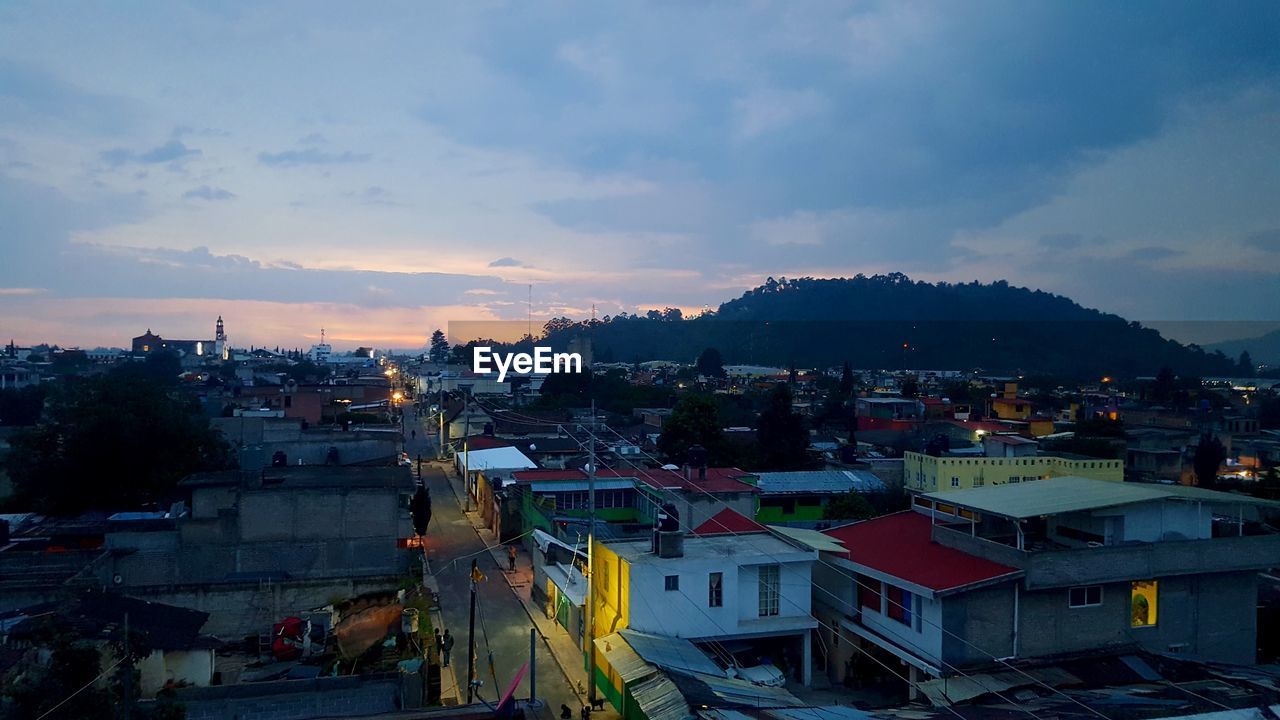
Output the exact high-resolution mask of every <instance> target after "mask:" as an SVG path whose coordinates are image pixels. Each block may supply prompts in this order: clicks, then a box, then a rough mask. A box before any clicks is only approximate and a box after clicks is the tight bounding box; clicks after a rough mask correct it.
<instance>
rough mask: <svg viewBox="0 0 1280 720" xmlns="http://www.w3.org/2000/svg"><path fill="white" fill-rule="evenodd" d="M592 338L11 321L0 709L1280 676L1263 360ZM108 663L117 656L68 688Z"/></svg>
mask: <svg viewBox="0 0 1280 720" xmlns="http://www.w3.org/2000/svg"><path fill="white" fill-rule="evenodd" d="M547 332H550V330H548V331H547ZM573 344H574V347H577V348H579V349H581V350H584V351H585V364H586V371H585V372H584V373H582V374H575V373H571V372H570V373H542V374H528V373H526V374H525V375H523V376H515V375H512V376H510V377H508V378H507V379H506V381H505V382H503V381H499V380H497V378H496V376H495V375H494V374H493V373H491V372H476V370H475V367H473V365H472V363H469V362H463V363H452V362H451V359H452V360H459V359H465V357H466V356H467V355H468V354H469V353H470V352H471V351H472V349H473V348H474V347H475V346H474V345H470V344H462V343H457V344H454V345H453V346H450V344H449V343H448V340H447V339H446V338H445V335H444V333H443V332H442V331H436V332H435V333H434V335H433V336H432V338H431V339H430V340H429V341H427V342H424V345H423V347H422V349H421V350H420V351H418V352H416V353H414V352H394V351H383V350H377V349H374V348H371V347H360V348H355V349H353V350H348V351H339V350H335V349H334V348H333V347H332V345H331V344H330V343H329V342H328V341H327V340H325V339H324V337H323V332H322V333H321V341H320V342H318V343H316V344H314V345H312V346H311V347H310V348H308V349H305V350H303V349H294V350H280V349H278V348H262V347H250V348H244V347H238V346H236V344H235V343H234V342H233V341H232V340H231V339H230V337H229V334H228V329H227V325H226V324H224V321H223V318H221V317H218V318H217V320H216V323H214V324H213V332H212V336H211V337H210V339H206V340H176V339H170V338H166V337H164V336H163V335H162V334H156V333H155V332H153V330H152V329H147V330H146V331H145V332H144V333H142V334H141V335H139V336H137V337H135V338H133V339H132V341H131V342H130V343H129V345H128V347H127V348H125V349H98V350H90V351H84V350H77V349H64V348H59V347H51V346H37V347H19V346H17V345H15V344H13V343H10V344H9V345H8V346H7V347H6V348H5V350H4V353H3V356H0V364H2V365H3V377H4V383H5V384H4V388H3V389H2V390H0V400H2V401H3V403H4V404H3V406H2V409H0V421H2V422H3V425H4V427H3V435H2V436H0V437H2V438H3V439H4V441H5V444H4V445H3V446H2V447H3V450H4V453H5V464H4V467H5V469H6V475H7V477H6V478H5V482H6V485H5V487H6V494H7V497H6V498H5V499H4V503H5V505H6V510H7V514H4V515H3V516H0V533H2V534H3V538H4V543H3V547H2V548H0V611H2V613H0V633H2V639H3V644H2V645H0V651H3V657H4V659H5V662H4V666H3V672H4V676H3V677H4V685H3V687H4V693H5V697H4V703H5V706H6V707H7V708H9V709H11V710H13V711H15V712H17V713H19V716H28V715H30V716H34V715H38V714H39V713H38V712H37V710H40V711H42V712H43V711H47V710H49V708H50V707H51V705H50V703H52V702H56V701H57V700H58V699H60V698H61V696H62V695H63V694H70V695H71V696H70V697H69V698H68V704H67V705H66V706H65V707H66V708H69V709H70V712H71V716H76V717H91V716H92V717H96V716H97V715H95V713H98V712H101V708H102V707H107V706H124V707H129V708H133V709H134V711H135V712H137V713H140V714H142V716H155V717H171V716H182V717H187V718H224V717H241V716H245V715H244V713H251V712H253V713H259V712H262V711H263V708H270V709H271V712H272V713H274V714H270V715H268V716H271V717H294V718H312V717H315V718H320V717H332V716H342V717H380V716H384V715H385V716H386V717H488V716H490V715H492V714H494V713H499V714H510V713H515V712H525V713H534V714H535V715H539V714H542V715H545V716H555V715H563V714H564V713H566V712H567V713H568V714H569V715H570V716H573V717H577V716H578V715H580V714H582V715H587V714H595V715H599V716H603V717H620V718H624V719H625V720H631V719H632V718H649V719H651V720H652V719H655V718H663V719H666V718H692V717H704V718H720V717H737V716H738V715H739V714H741V713H749V714H751V715H753V716H762V717H763V716H769V717H800V716H801V714H805V715H814V716H818V717H832V718H836V717H860V718H861V717H884V718H908V717H909V718H919V717H939V718H942V717H946V716H947V715H949V714H962V715H963V716H964V717H968V718H985V717H992V718H995V717H1005V716H1006V715H1007V714H1008V713H1009V712H1015V711H1016V712H1026V713H1032V714H1035V715H1037V716H1043V715H1041V714H1042V713H1044V714H1054V715H1067V716H1077V715H1083V714H1095V715H1100V716H1102V717H1106V718H1128V717H1142V718H1145V717H1181V716H1186V717H1196V716H1201V715H1207V714H1210V713H1217V712H1219V711H1222V710H1224V709H1228V710H1232V711H1245V710H1249V709H1251V708H1256V709H1258V712H1263V713H1265V712H1266V710H1265V708H1266V707H1267V703H1273V702H1274V701H1273V698H1274V692H1275V690H1276V682H1277V678H1278V677H1280V675H1278V674H1277V672H1276V671H1275V670H1274V663H1276V662H1277V660H1280V574H1278V573H1277V566H1278V565H1280V477H1278V476H1277V465H1278V464H1280V395H1278V394H1277V387H1276V386H1277V383H1280V380H1276V379H1274V378H1275V377H1276V375H1277V373H1275V371H1274V368H1272V367H1270V366H1268V365H1266V364H1259V365H1257V366H1254V365H1252V364H1250V366H1249V367H1242V368H1241V370H1242V372H1241V373H1240V375H1241V376H1240V377H1217V378H1185V377H1180V376H1176V375H1174V374H1173V373H1172V372H1171V371H1170V370H1169V369H1168V368H1164V369H1162V370H1160V371H1159V373H1158V374H1156V375H1154V376H1149V377H1128V378H1125V377H1119V376H1115V377H1110V376H1105V377H1098V378H1095V379H1092V380H1090V381H1087V382H1081V383H1078V384H1071V385H1065V384H1061V383H1058V382H1057V381H1054V380H1051V379H1050V378H1047V377H1040V378H1034V377H1031V376H1028V375H1025V374H1024V375H1005V374H988V373H985V372H983V371H978V370H972V369H967V370H966V369H948V370H920V369H910V368H891V369H870V368H855V367H852V366H850V365H849V364H848V363H845V364H843V365H841V366H838V367H825V368H823V367H819V368H809V369H799V368H795V367H790V368H785V367H769V366H758V365H734V364H726V363H725V362H724V361H723V359H722V357H721V353H720V352H719V350H718V349H716V348H710V347H709V348H706V349H705V350H704V351H703V352H701V353H700V354H699V355H698V357H695V358H689V359H688V360H687V361H685V362H678V361H670V360H654V361H640V362H635V363H625V362H599V361H596V360H595V359H594V358H593V352H592V348H593V346H592V343H591V339H590V337H578V338H575V339H574V343H573ZM1249 362H1250V363H1251V362H1252V361H1249ZM1268 375H1270V376H1271V377H1272V378H1273V379H1270V380H1268V379H1267V376H1268ZM144 429H146V430H144ZM143 458H149V460H144V459H143ZM139 463H142V465H139ZM143 465H145V467H144V466H143ZM1269 665H1270V666H1271V667H1272V668H1273V669H1271V670H1267V669H1265V668H1267V667H1268V666H1269ZM1255 668H1256V669H1255ZM95 678H97V679H98V680H101V679H103V678H108V679H111V682H100V683H98V685H97V686H94V687H93V689H91V690H89V691H85V692H80V693H78V694H76V693H72V691H73V690H74V689H75V688H77V687H79V686H82V685H84V684H85V683H86V682H89V684H90V685H93V682H92V681H93V680H94V679H95ZM433 708H438V709H433ZM42 709H43V710H42ZM415 711H416V712H418V713H419V714H414V712H415ZM166 712H171V713H180V715H165V714H164V713H166ZM22 713H25V715H24V714H22ZM404 713H409V714H404ZM254 716H257V715H254Z"/></svg>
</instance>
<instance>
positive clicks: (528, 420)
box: [477, 403, 1110, 720]
mask: <svg viewBox="0 0 1280 720" xmlns="http://www.w3.org/2000/svg"><path fill="white" fill-rule="evenodd" d="M477 404H480V403H477ZM480 406H481V409H484V410H486V411H488V412H493V411H492V410H490V409H489V408H486V407H484V405H483V404H480ZM505 414H506V415H507V417H506V418H504V419H506V420H507V421H508V422H512V424H525V425H534V424H536V425H538V426H546V425H548V424H550V423H548V422H547V421H545V420H543V421H537V419H536V418H532V417H530V416H525V415H522V414H520V413H516V412H514V411H505ZM511 416H514V417H516V418H522V419H525V420H526V422H524V423H520V422H519V421H518V420H511V419H510V417H511ZM578 427H579V428H581V425H579V426H578ZM603 427H604V429H605V430H607V431H609V432H611V433H613V435H614V436H615V437H617V438H618V439H619V440H621V441H623V442H626V443H628V444H629V443H630V442H631V441H630V440H628V439H627V438H625V437H623V436H622V435H621V434H620V433H618V431H617V430H615V429H613V428H611V427H609V425H608V424H604V425H603ZM581 431H582V432H586V433H587V434H588V435H589V436H593V435H592V433H591V432H590V431H586V430H585V429H583V430H581ZM569 437H570V438H571V439H572V440H574V442H575V443H577V444H578V446H579V447H582V442H581V441H580V440H578V439H577V438H574V437H573V436H572V435H570V436H569ZM640 454H642V455H644V456H645V457H647V458H648V459H649V460H651V461H652V462H654V463H656V464H659V465H661V464H663V463H661V462H660V461H659V460H658V459H657V458H655V457H653V456H652V455H650V454H649V453H647V452H645V451H644V450H643V449H641V450H640ZM619 457H620V459H621V460H622V461H623V462H625V463H626V464H628V465H630V466H631V467H632V468H634V469H635V470H637V471H639V472H640V473H641V474H642V475H643V476H644V477H645V478H646V479H648V480H650V481H655V478H654V476H653V475H650V474H649V469H647V468H642V467H640V466H638V465H636V464H635V463H634V462H632V461H631V460H630V459H629V458H626V457H625V456H619ZM662 472H671V471H662ZM688 485H692V486H693V487H694V488H695V489H696V490H697V491H698V492H701V493H702V494H704V495H706V496H707V497H708V498H710V499H711V500H712V501H713V502H716V503H719V504H721V505H723V506H724V507H726V508H729V509H731V510H732V509H733V508H732V506H730V505H729V504H728V503H726V502H725V501H724V500H723V499H721V498H719V497H717V496H715V495H714V494H712V493H710V492H708V491H707V490H705V489H704V488H700V487H697V486H696V484H693V483H689V484H688ZM650 487H652V488H653V489H655V490H657V491H659V492H661V493H664V494H668V495H671V491H670V490H669V489H668V488H666V487H664V486H662V485H661V484H658V485H656V486H655V485H652V484H651V485H650ZM638 496H640V497H644V498H645V499H646V500H648V501H649V502H650V504H652V505H654V506H655V507H657V508H659V509H661V506H659V505H658V504H657V503H656V502H655V501H653V500H652V499H650V498H648V497H647V496H646V493H644V492H643V491H641V492H639V493H638ZM673 499H674V497H673ZM727 532H728V534H731V535H733V536H735V537H743V534H742V533H737V532H733V531H727ZM747 537H749V536H747ZM756 549H758V550H760V548H758V547H757V548H756ZM762 552H763V554H765V555H766V556H767V557H770V558H771V559H774V560H777V558H776V557H775V556H773V555H772V554H770V553H768V552H764V551H762ZM817 561H818V562H820V563H822V564H823V565H826V566H827V567H830V568H833V569H835V570H837V571H839V572H840V573H841V574H842V575H845V576H847V577H849V578H850V579H851V580H852V581H853V582H854V583H855V585H856V586H859V587H864V588H866V589H868V590H875V591H876V592H878V593H879V592H881V590H880V589H879V588H872V587H871V586H869V585H867V584H865V583H863V582H861V581H859V580H858V579H857V577H856V576H851V575H849V574H848V572H847V570H846V569H845V568H842V567H840V566H838V565H833V564H831V563H830V562H827V561H826V560H823V559H822V554H821V553H818V558H817ZM810 586H811V587H813V588H817V589H818V590H819V591H822V592H825V593H826V594H828V595H830V596H831V597H833V598H835V599H836V600H837V601H840V602H843V600H842V599H841V598H840V597H838V596H836V595H835V594H834V593H832V592H831V591H829V590H827V589H826V588H824V587H822V586H821V585H819V584H818V583H816V582H814V581H812V580H810ZM779 597H781V594H780V595H779ZM884 597H885V600H886V602H889V603H892V604H893V605H895V606H897V607H899V608H901V609H903V610H905V611H907V612H911V613H913V614H919V615H920V620H921V622H922V623H928V624H929V625H930V626H931V627H935V628H937V629H938V630H939V631H941V632H943V633H945V634H947V635H949V636H951V637H954V638H956V639H957V640H959V641H960V642H962V643H964V644H965V645H966V646H968V647H971V648H973V649H974V650H977V651H978V652H980V653H982V654H983V655H985V656H986V657H989V658H991V660H993V661H995V662H997V663H1000V664H1001V665H1003V666H1005V667H1007V668H1009V669H1010V670H1013V671H1014V672H1017V673H1018V674H1020V675H1022V676H1024V677H1026V678H1027V679H1028V680H1031V681H1032V682H1033V683H1035V684H1037V685H1039V686H1041V687H1043V688H1045V689H1047V690H1049V691H1050V692H1053V693H1055V694H1057V695H1061V696H1062V697H1064V698H1066V699H1068V700H1070V701H1071V702H1073V703H1075V704H1077V705H1079V706H1080V707H1082V708H1084V709H1086V710H1088V711H1089V712H1091V713H1093V714H1094V715H1097V716H1098V717H1101V718H1103V719H1104V720H1110V718H1108V717H1107V716H1106V715H1104V714H1103V713H1101V712H1099V711H1098V710H1096V709H1094V708H1092V707H1090V706H1088V705H1086V704H1084V703H1083V702H1080V701H1079V700H1077V699H1076V698H1073V697H1071V696H1070V695H1067V694H1066V693H1063V692H1062V691H1060V690H1058V689H1057V688H1054V687H1053V686H1051V685H1049V684H1047V683H1045V682H1043V681H1042V680H1040V679H1039V678H1036V677H1035V676H1033V675H1031V674H1029V673H1027V672H1025V671H1023V670H1022V669H1021V668H1017V667H1015V666H1014V665H1012V664H1010V663H1009V662H1008V661H1006V660H1004V659H1003V658H1000V657H998V656H996V655H995V654H994V653H991V652H989V651H987V650H985V649H983V648H981V647H979V646H977V645H975V644H973V643H972V642H970V641H969V640H968V639H966V638H964V637H961V636H960V635H957V634H956V633H954V632H952V631H950V630H947V629H946V628H945V627H942V625H941V624H939V623H935V622H933V621H930V620H928V619H927V618H925V617H924V616H923V614H921V613H916V612H915V611H914V610H913V609H911V608H908V607H906V606H905V605H903V604H902V603H900V602H897V601H894V600H893V599H891V598H890V597H889V596H888V594H887V593H885V594H884ZM788 602H791V603H792V604H793V605H795V602H794V601H791V600H790V599H788ZM695 606H697V605H696V603H695ZM796 607H800V606H798V605H796ZM800 609H803V608H802V607H801V608H800ZM809 612H810V614H812V611H811V610H810V611H809ZM815 620H817V619H816V618H815ZM817 622H818V623H819V624H820V625H822V626H823V627H825V628H826V629H828V630H830V631H831V632H833V633H835V634H837V635H838V634H839V631H838V630H837V629H835V628H832V627H830V626H829V625H827V624H825V623H823V622H822V621H821V620H817ZM717 627H718V626H717ZM722 630H723V629H722ZM855 649H858V648H856V646H855ZM939 663H940V664H941V665H943V667H947V668H950V669H951V670H953V671H955V672H956V673H957V674H959V675H961V676H962V677H966V678H968V679H970V680H973V681H974V682H975V683H977V684H978V685H979V687H982V688H983V689H985V690H988V691H989V692H991V693H992V694H994V695H996V696H997V697H1000V698H1001V699H1003V700H1005V701H1006V702H1009V703H1010V704H1011V705H1014V706H1015V707H1019V709H1020V710H1022V711H1023V712H1026V713H1028V714H1031V715H1032V716H1033V717H1034V713H1032V712H1031V711H1030V710H1028V709H1026V708H1025V707H1022V706H1019V705H1018V703H1015V702H1013V701H1012V700H1009V699H1008V698H1007V697H1005V696H1003V695H1001V694H1000V693H999V692H996V691H994V690H990V689H989V688H987V686H985V685H983V684H982V683H981V682H979V681H977V680H976V679H975V678H974V677H973V676H971V675H968V674H966V673H965V672H964V671H962V670H961V669H960V668H958V667H956V666H955V665H952V664H950V663H947V662H945V661H943V660H942V659H941V658H939Z"/></svg>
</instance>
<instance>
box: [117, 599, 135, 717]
mask: <svg viewBox="0 0 1280 720" xmlns="http://www.w3.org/2000/svg"><path fill="white" fill-rule="evenodd" d="M123 659H124V677H122V678H121V679H120V680H121V690H122V694H123V695H124V698H123V699H124V707H123V708H121V713H120V714H121V716H122V717H123V718H124V720H129V717H130V716H131V715H132V714H133V713H132V712H131V711H132V710H133V660H131V659H129V613H125V614H124V658H123Z"/></svg>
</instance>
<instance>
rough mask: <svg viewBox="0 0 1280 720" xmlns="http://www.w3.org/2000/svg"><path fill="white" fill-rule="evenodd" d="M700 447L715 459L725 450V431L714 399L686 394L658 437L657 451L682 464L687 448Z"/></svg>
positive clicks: (707, 396) (677, 404)
mask: <svg viewBox="0 0 1280 720" xmlns="http://www.w3.org/2000/svg"><path fill="white" fill-rule="evenodd" d="M694 445H701V446H702V447H704V448H706V449H707V450H708V451H709V452H710V454H711V457H712V458H713V460H714V459H716V458H719V457H720V453H722V452H723V451H724V430H723V429H722V427H721V424H720V414H719V412H718V411H717V407H716V402H715V400H714V399H713V398H712V397H711V396H709V395H702V394H698V393H689V394H687V395H685V396H684V397H682V398H680V402H678V403H676V406H675V408H674V409H672V411H671V417H669V418H667V422H666V424H665V425H664V426H663V427H662V434H661V435H659V436H658V449H659V450H660V451H662V454H663V455H665V456H667V458H669V459H670V460H672V461H673V462H674V463H676V464H679V463H682V462H684V459H685V456H686V455H687V454H688V452H689V448H690V447H692V446H694Z"/></svg>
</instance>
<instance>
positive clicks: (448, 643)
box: [440, 628, 453, 667]
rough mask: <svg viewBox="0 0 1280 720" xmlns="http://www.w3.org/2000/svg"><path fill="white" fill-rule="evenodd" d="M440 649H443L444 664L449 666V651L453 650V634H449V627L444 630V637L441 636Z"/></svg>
mask: <svg viewBox="0 0 1280 720" xmlns="http://www.w3.org/2000/svg"><path fill="white" fill-rule="evenodd" d="M440 649H441V650H442V651H443V652H442V653H441V654H442V655H443V656H444V657H443V658H442V660H443V661H444V666H445V667H449V653H451V652H453V636H452V635H450V634H449V630H448V629H447V628H446V629H445V631H444V637H442V638H440Z"/></svg>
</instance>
